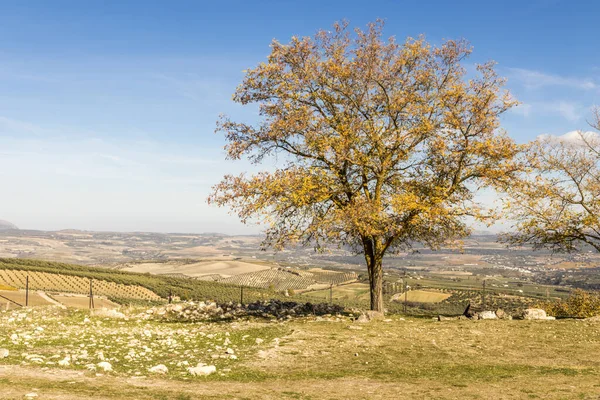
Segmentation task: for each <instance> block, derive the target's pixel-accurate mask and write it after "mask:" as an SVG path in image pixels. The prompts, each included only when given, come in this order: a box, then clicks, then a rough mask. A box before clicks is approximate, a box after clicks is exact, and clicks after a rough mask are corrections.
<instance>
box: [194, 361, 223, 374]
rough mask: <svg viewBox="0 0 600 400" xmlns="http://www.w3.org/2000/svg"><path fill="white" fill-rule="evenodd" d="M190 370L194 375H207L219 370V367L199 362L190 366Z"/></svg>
mask: <svg viewBox="0 0 600 400" xmlns="http://www.w3.org/2000/svg"><path fill="white" fill-rule="evenodd" d="M188 372H189V373H190V374H191V375H194V376H207V375H210V374H213V373H215V372H217V367H215V366H214V365H204V364H203V363H198V365H196V366H195V367H190V368H188Z"/></svg>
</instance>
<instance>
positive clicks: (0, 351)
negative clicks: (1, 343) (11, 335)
mask: <svg viewBox="0 0 600 400" xmlns="http://www.w3.org/2000/svg"><path fill="white" fill-rule="evenodd" d="M9 355H10V351H8V349H0V358H6V357H8V356H9Z"/></svg>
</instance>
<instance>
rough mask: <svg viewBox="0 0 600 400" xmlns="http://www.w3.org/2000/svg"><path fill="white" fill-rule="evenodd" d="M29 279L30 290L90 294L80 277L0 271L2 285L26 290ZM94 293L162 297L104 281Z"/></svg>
mask: <svg viewBox="0 0 600 400" xmlns="http://www.w3.org/2000/svg"><path fill="white" fill-rule="evenodd" d="M27 277H29V289H30V290H44V291H55V292H71V293H89V291H90V280H89V279H86V278H82V277H79V276H72V275H63V274H54V273H46V272H37V271H19V270H10V269H6V270H3V269H0V283H3V284H5V285H10V286H13V287H16V288H19V289H25V286H26V279H27ZM92 286H93V291H94V293H96V294H99V295H102V296H110V297H117V298H130V299H142V300H160V296H158V295H157V294H156V293H153V292H152V291H150V290H148V289H146V288H144V287H141V286H133V285H123V284H119V283H114V282H107V281H103V280H95V281H93V283H92Z"/></svg>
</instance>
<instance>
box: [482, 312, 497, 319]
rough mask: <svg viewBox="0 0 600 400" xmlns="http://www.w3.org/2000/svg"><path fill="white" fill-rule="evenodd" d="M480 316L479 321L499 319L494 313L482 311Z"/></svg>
mask: <svg viewBox="0 0 600 400" xmlns="http://www.w3.org/2000/svg"><path fill="white" fill-rule="evenodd" d="M478 315H479V319H498V316H497V315H496V313H495V312H494V311H482V312H480V313H479V314H478Z"/></svg>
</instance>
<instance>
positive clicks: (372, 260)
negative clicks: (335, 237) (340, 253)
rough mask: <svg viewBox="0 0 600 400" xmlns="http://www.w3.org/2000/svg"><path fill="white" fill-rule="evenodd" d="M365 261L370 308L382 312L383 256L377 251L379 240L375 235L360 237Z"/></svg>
mask: <svg viewBox="0 0 600 400" xmlns="http://www.w3.org/2000/svg"><path fill="white" fill-rule="evenodd" d="M362 242H363V249H364V252H365V261H366V262H367V270H368V272H369V289H370V290H369V292H370V294H371V310H373V311H378V312H380V313H382V314H383V268H382V264H383V260H382V258H383V256H382V255H381V252H379V251H378V250H379V248H378V244H379V241H378V239H377V238H376V237H368V236H364V237H363V238H362Z"/></svg>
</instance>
